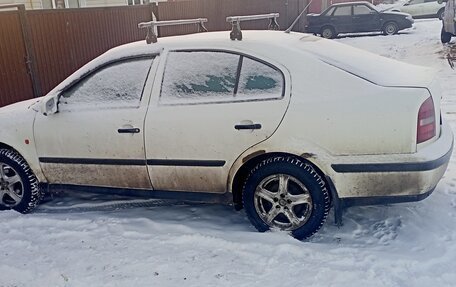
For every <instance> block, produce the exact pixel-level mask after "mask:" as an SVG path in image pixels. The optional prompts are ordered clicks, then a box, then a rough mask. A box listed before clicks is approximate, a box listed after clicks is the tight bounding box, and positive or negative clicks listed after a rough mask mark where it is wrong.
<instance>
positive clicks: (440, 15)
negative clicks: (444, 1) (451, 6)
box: [437, 8, 445, 20]
mask: <svg viewBox="0 0 456 287" xmlns="http://www.w3.org/2000/svg"><path fill="white" fill-rule="evenodd" d="M444 12H445V8H441V9H440V10H439V11H438V12H437V18H439V20H442V19H443V13H444Z"/></svg>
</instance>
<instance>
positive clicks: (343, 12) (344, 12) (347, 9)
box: [334, 6, 351, 16]
mask: <svg viewBox="0 0 456 287" xmlns="http://www.w3.org/2000/svg"><path fill="white" fill-rule="evenodd" d="M350 15H351V6H341V7H337V8H336V11H335V12H334V16H350Z"/></svg>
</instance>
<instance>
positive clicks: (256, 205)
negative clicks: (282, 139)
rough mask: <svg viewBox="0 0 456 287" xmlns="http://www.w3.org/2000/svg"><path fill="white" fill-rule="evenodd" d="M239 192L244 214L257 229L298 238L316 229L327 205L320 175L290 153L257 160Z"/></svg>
mask: <svg viewBox="0 0 456 287" xmlns="http://www.w3.org/2000/svg"><path fill="white" fill-rule="evenodd" d="M242 196H243V203H244V207H245V211H246V214H247V217H248V218H249V220H250V222H251V223H252V224H253V225H254V226H255V227H256V228H257V230H258V231H260V232H264V231H267V230H270V229H276V230H283V231H287V232H290V233H291V235H292V236H293V237H295V238H297V239H299V240H301V239H305V238H308V237H310V236H312V235H313V234H314V233H316V232H317V231H318V230H319V229H320V228H321V226H322V225H323V223H324V221H325V219H326V217H327V215H328V212H329V209H330V195H329V191H328V189H327V188H326V183H325V181H324V180H323V178H322V177H321V176H320V175H319V174H318V173H317V172H316V171H315V169H314V168H313V167H312V166H311V165H310V164H308V163H306V162H303V161H301V160H300V159H298V158H295V157H291V156H290V157H288V156H277V157H272V158H269V159H266V160H264V161H262V162H261V163H259V164H258V165H257V166H256V167H255V168H254V169H253V170H252V171H251V172H250V175H249V176H248V178H247V180H246V181H245V184H244V188H243V192H242Z"/></svg>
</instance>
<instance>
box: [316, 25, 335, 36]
mask: <svg viewBox="0 0 456 287" xmlns="http://www.w3.org/2000/svg"><path fill="white" fill-rule="evenodd" d="M320 35H321V36H322V37H323V38H325V39H334V38H335V37H336V36H337V34H336V31H335V30H334V28H333V27H331V26H326V27H323V28H322V29H321V32H320Z"/></svg>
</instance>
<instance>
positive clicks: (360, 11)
mask: <svg viewBox="0 0 456 287" xmlns="http://www.w3.org/2000/svg"><path fill="white" fill-rule="evenodd" d="M371 12H372V9H370V8H369V7H367V6H366V5H354V6H353V15H367V14H370V13H371Z"/></svg>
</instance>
